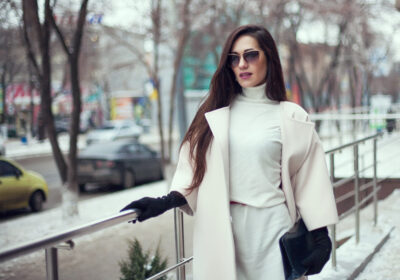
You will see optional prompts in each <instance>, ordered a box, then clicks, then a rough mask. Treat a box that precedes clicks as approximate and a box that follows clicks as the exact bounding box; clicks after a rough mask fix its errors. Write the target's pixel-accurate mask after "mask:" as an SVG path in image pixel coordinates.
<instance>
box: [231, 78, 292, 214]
mask: <svg viewBox="0 0 400 280" xmlns="http://www.w3.org/2000/svg"><path fill="white" fill-rule="evenodd" d="M281 151H282V142H281V131H280V109H279V102H277V101H273V100H271V99H269V98H267V97H266V95H265V84H263V85H261V86H258V87H253V88H243V92H242V94H240V95H238V96H237V98H236V99H235V100H234V102H233V104H232V105H231V112H230V127H229V157H230V158H229V164H230V200H231V201H236V202H240V203H244V204H247V205H250V206H253V207H271V206H274V205H277V204H280V203H283V202H284V201H285V196H284V194H283V191H282V190H281V188H280V187H279V186H280V184H281Z"/></svg>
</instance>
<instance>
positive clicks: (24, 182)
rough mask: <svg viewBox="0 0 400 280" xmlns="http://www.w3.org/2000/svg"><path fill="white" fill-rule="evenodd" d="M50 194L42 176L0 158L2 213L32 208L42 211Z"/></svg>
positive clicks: (0, 206)
mask: <svg viewBox="0 0 400 280" xmlns="http://www.w3.org/2000/svg"><path fill="white" fill-rule="evenodd" d="M48 193H49V189H48V186H47V183H46V181H45V179H44V178H43V176H42V175H40V174H39V173H36V172H34V171H29V170H25V169H24V168H23V167H22V166H20V165H19V164H17V163H16V162H14V161H12V160H10V159H6V158H4V157H0V211H7V210H13V209H19V208H26V207H30V209H31V210H32V211H33V212H37V211H40V210H42V207H43V202H44V201H46V199H47V196H48Z"/></svg>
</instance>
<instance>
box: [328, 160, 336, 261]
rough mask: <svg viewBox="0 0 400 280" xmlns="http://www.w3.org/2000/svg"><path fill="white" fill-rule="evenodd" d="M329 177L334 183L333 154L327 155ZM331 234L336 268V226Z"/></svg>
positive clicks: (332, 228)
mask: <svg viewBox="0 0 400 280" xmlns="http://www.w3.org/2000/svg"><path fill="white" fill-rule="evenodd" d="M329 165H330V173H331V174H330V175H331V182H332V184H333V183H334V182H335V153H331V154H329ZM331 233H332V267H333V268H336V245H337V244H336V225H333V226H332V227H331Z"/></svg>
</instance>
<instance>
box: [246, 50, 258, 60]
mask: <svg viewBox="0 0 400 280" xmlns="http://www.w3.org/2000/svg"><path fill="white" fill-rule="evenodd" d="M258 55H259V52H258V51H253V52H247V53H244V54H243V57H244V59H245V60H246V61H247V62H248V63H252V62H255V61H257V60H258Z"/></svg>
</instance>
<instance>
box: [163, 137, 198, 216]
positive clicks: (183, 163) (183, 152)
mask: <svg viewBox="0 0 400 280" xmlns="http://www.w3.org/2000/svg"><path fill="white" fill-rule="evenodd" d="M193 173H194V172H193V165H192V163H191V161H190V157H189V143H184V144H183V145H182V147H181V149H180V151H179V158H178V164H177V166H176V170H175V174H174V176H173V178H172V181H171V188H170V191H177V192H179V193H181V194H182V195H183V196H184V197H185V198H186V201H187V202H188V203H187V204H185V205H183V206H181V207H180V208H181V210H182V211H184V212H185V213H186V214H188V215H193V214H194V213H195V212H196V206H197V193H198V189H199V188H196V189H195V190H189V187H190V184H191V183H192V179H193Z"/></svg>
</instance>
